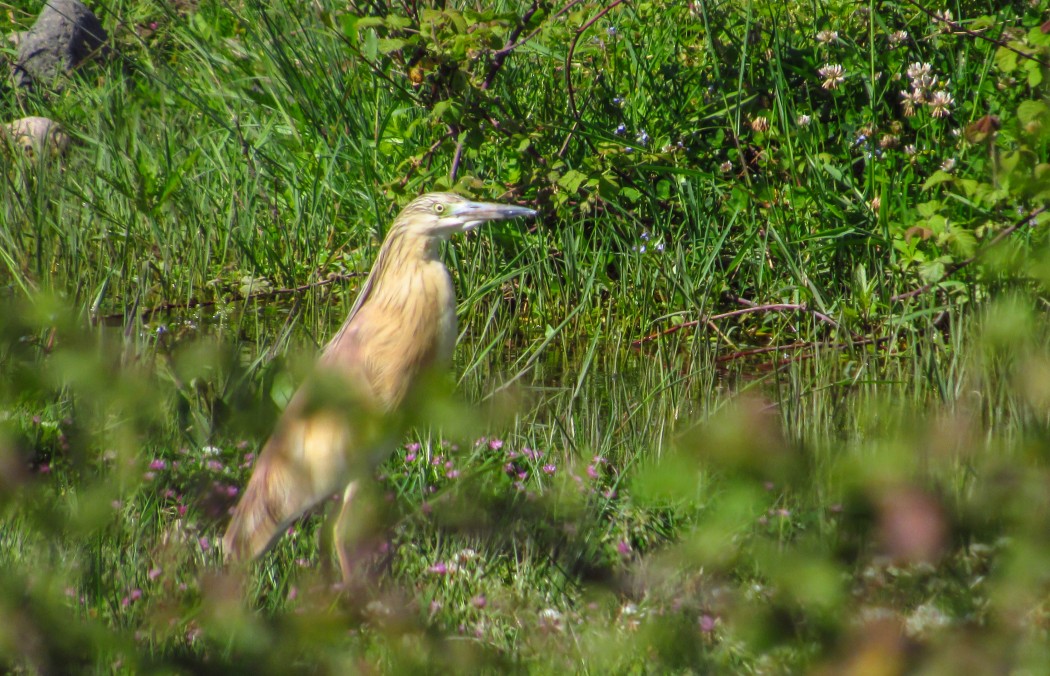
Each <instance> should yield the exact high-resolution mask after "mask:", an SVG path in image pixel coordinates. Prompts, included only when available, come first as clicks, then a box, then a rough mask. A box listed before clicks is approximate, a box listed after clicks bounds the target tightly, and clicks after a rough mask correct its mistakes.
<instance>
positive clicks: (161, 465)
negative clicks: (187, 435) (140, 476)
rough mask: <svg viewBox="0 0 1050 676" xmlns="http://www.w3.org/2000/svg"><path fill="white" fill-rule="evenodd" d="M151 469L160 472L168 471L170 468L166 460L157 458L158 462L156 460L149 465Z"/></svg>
mask: <svg viewBox="0 0 1050 676" xmlns="http://www.w3.org/2000/svg"><path fill="white" fill-rule="evenodd" d="M149 468H150V469H152V470H154V471H160V470H162V469H167V468H168V463H167V462H165V461H164V460H161V459H160V458H157V459H156V460H154V461H153V462H151V463H150V464H149Z"/></svg>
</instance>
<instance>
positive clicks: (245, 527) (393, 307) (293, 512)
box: [222, 192, 536, 582]
mask: <svg viewBox="0 0 1050 676" xmlns="http://www.w3.org/2000/svg"><path fill="white" fill-rule="evenodd" d="M535 215H536V211H534V210H533V209H528V208H526V207H520V206H513V205H507V204H495V203H488V202H475V201H471V200H468V199H466V198H464V197H461V196H459V195H457V194H454V193H447V192H435V193H428V194H425V195H422V196H420V197H417V198H416V199H414V200H412V201H411V202H410V203H409V204H408V205H407V206H406V207H405V208H404V209H403V210H402V211H401V213H400V214H399V215H398V216H397V218H396V219H394V222H393V224H392V225H391V226H390V229H389V232H388V233H387V235H386V238H385V239H384V240H383V244H382V246H381V247H380V249H379V254H378V255H377V256H376V260H375V263H374V264H373V265H372V269H371V271H370V272H369V273H368V277H367V278H366V279H365V283H364V285H363V286H362V288H361V291H360V292H359V294H358V296H357V300H356V301H355V302H354V304H353V306H352V307H351V309H350V312H349V314H348V315H347V317H346V320H345V321H344V322H343V325H342V327H341V328H340V329H339V330H338V331H336V333H335V335H334V336H333V337H332V339H331V340H329V341H328V343H327V345H325V347H324V348H323V350H322V352H321V355H320V358H319V359H318V363H317V366H316V368H315V371H314V373H313V374H312V376H311V377H310V378H308V379H307V381H306V382H305V383H304V384H303V385H302V386H301V387H300V388H299V389H298V390H297V391H296V393H295V394H294V395H293V396H292V398H291V399H290V400H289V402H288V405H287V406H286V408H285V410H284V412H283V413H282V414H281V416H280V418H279V419H278V421H277V424H276V426H275V428H274V431H273V434H272V436H271V437H270V438H269V440H268V441H267V442H266V444H265V445H264V446H263V449H262V451H261V452H260V453H259V456H258V460H257V461H256V464H255V467H254V468H253V471H252V474H251V477H250V479H249V480H248V485H247V487H246V488H245V489H244V491H243V492H242V493H241V498H240V500H239V502H238V503H237V505H236V507H235V508H234V509H233V514H232V518H231V520H230V524H229V526H228V528H227V529H226V533H225V535H224V536H223V539H222V547H223V556H224V558H225V561H226V562H227V563H233V562H242V561H248V560H251V559H257V558H259V557H261V556H262V555H263V554H265V553H266V552H267V551H269V550H270V549H271V548H272V547H273V546H274V544H275V543H276V542H277V540H278V539H280V537H281V535H282V534H284V533H285V531H286V530H287V529H288V527H289V526H290V525H291V524H292V522H294V521H295V520H296V519H298V518H299V517H301V516H302V515H303V514H304V513H305V512H306V511H307V510H309V509H311V508H312V507H314V506H316V505H317V504H318V503H320V502H321V501H323V500H325V499H327V498H330V497H333V496H337V495H338V494H339V492H340V491H341V492H342V504H341V505H340V507H339V511H338V514H337V515H336V517H335V519H334V522H333V540H332V542H333V545H334V549H335V551H336V555H337V558H338V560H339V567H340V572H341V574H342V577H343V580H344V582H348V581H349V580H350V575H351V560H350V552H349V549H348V547H347V545H346V542H345V539H344V538H343V537H342V535H343V533H344V530H345V527H346V524H347V523H348V521H347V520H348V519H349V518H350V514H351V512H352V504H353V498H354V496H355V494H357V493H358V489H359V488H360V487H361V482H362V481H365V480H367V479H368V478H369V477H368V474H369V472H370V471H371V470H372V469H374V467H375V466H376V465H377V464H378V463H379V462H381V460H382V459H384V458H386V457H387V456H389V454H390V453H391V452H392V450H393V447H394V445H395V444H396V439H393V438H391V435H390V432H389V429H388V428H389V426H384V425H383V424H381V423H380V422H377V421H380V420H383V419H388V418H390V417H391V416H396V415H398V414H399V413H403V411H401V409H402V407H404V406H405V405H406V401H407V400H410V399H411V397H412V396H413V394H414V393H415V392H417V391H418V390H419V388H420V387H421V384H422V383H423V382H425V381H426V377H427V374H429V373H433V372H435V371H441V370H445V369H447V368H448V366H449V365H450V363H451V360H452V352H453V348H454V347H455V342H456V296H455V289H454V288H453V285H452V278H451V276H450V275H449V272H448V269H447V268H446V267H445V264H444V263H443V262H442V260H441V251H440V244H441V242H443V241H445V240H448V239H449V238H450V237H451V236H452V235H454V234H456V233H461V232H468V231H470V230H473V229H474V228H475V227H477V226H478V225H480V224H481V223H483V222H485V221H494V220H503V219H512V218H520V217H530V216H535ZM333 378H334V379H337V380H338V381H339V383H340V387H341V388H342V389H340V391H339V392H337V394H341V395H345V396H343V397H336V398H341V399H343V401H342V402H341V403H342V405H341V406H331V405H326V401H325V399H326V398H327V397H329V396H330V395H331V394H332V393H333V389H332V388H331V387H328V388H325V387H324V383H326V382H327V383H328V384H329V385H330V384H331V382H332V380H333ZM344 386H345V387H344Z"/></svg>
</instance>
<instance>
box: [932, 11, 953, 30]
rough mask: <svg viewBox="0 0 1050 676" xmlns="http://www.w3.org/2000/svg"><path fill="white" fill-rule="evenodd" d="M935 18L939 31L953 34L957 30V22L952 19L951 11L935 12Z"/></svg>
mask: <svg viewBox="0 0 1050 676" xmlns="http://www.w3.org/2000/svg"><path fill="white" fill-rule="evenodd" d="M933 18H934V19H935V20H936V21H937V23H938V26H937V29H938V30H939V31H940V32H942V33H951V32H952V31H953V30H955V20H954V19H953V18H952V13H951V10H947V9H946V10H944V11H943V12H934V13H933Z"/></svg>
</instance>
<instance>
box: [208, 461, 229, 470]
mask: <svg viewBox="0 0 1050 676" xmlns="http://www.w3.org/2000/svg"><path fill="white" fill-rule="evenodd" d="M205 465H206V466H207V468H208V469H210V470H211V471H213V472H221V471H222V470H223V469H225V466H224V465H223V464H222V463H221V462H219V461H218V460H209V461H208V462H207V463H205Z"/></svg>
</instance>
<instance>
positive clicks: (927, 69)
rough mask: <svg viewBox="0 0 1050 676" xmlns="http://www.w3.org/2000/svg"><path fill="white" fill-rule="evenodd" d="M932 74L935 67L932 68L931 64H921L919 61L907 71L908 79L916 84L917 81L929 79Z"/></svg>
mask: <svg viewBox="0 0 1050 676" xmlns="http://www.w3.org/2000/svg"><path fill="white" fill-rule="evenodd" d="M932 72H933V66H931V65H930V64H929V63H919V62H918V61H916V62H914V63H912V64H910V65H909V66H908V70H906V71H905V73H906V74H907V76H908V79H909V80H911V81H912V82H915V81H916V80H921V79H922V78H924V77H928V76H929V75H930V73H932Z"/></svg>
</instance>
